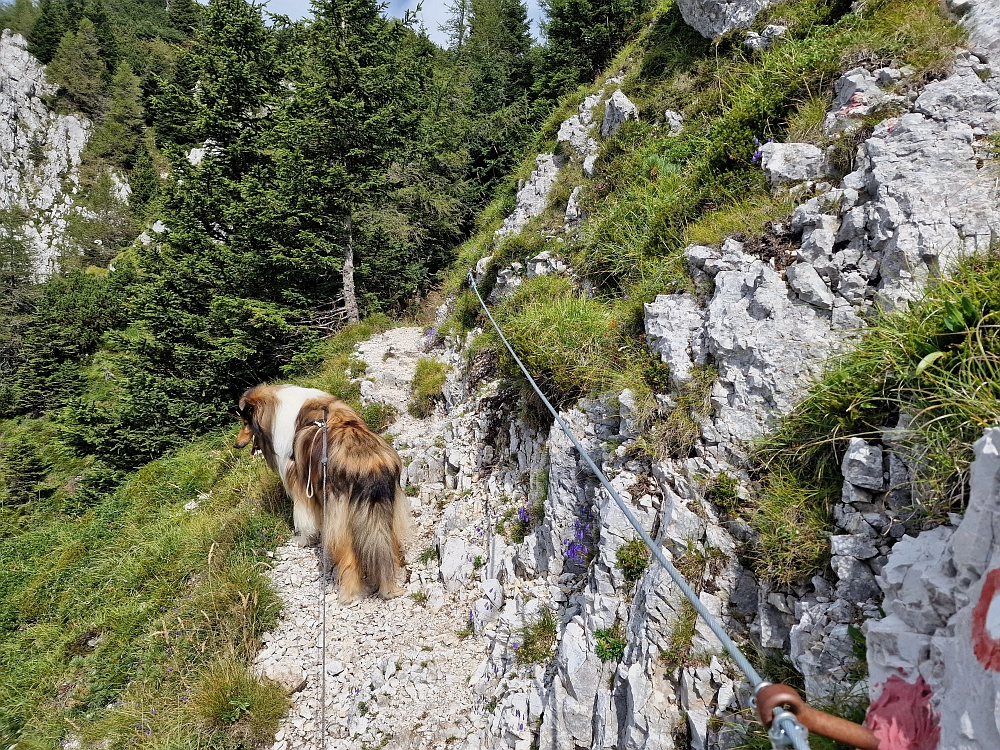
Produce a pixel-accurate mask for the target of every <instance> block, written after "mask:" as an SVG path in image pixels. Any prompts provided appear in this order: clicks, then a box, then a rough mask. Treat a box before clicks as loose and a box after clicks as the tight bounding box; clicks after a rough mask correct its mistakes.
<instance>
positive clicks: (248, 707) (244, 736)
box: [189, 659, 289, 747]
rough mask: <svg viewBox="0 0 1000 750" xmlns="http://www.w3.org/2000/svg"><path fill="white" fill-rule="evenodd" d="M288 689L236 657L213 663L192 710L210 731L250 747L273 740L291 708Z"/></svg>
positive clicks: (200, 686) (202, 680)
mask: <svg viewBox="0 0 1000 750" xmlns="http://www.w3.org/2000/svg"><path fill="white" fill-rule="evenodd" d="M288 705H289V701H288V696H287V695H286V694H285V691H284V690H283V689H282V688H281V687H280V686H279V685H277V684H275V683H272V682H268V681H266V680H263V679H261V678H259V677H257V676H255V675H254V674H252V673H251V672H250V671H249V670H248V669H247V667H246V665H244V664H241V663H239V662H238V661H235V660H232V659H222V660H221V661H219V662H217V663H215V664H213V665H212V666H211V667H210V668H209V669H208V670H207V671H206V672H205V674H204V675H203V676H202V678H201V680H200V682H199V684H198V686H197V687H196V688H195V690H194V692H193V693H192V695H191V700H190V709H189V710H190V711H191V713H192V714H193V715H194V716H196V717H197V718H198V719H199V720H200V721H201V723H202V725H203V726H204V727H205V729H206V730H207V731H208V732H213V733H214V732H224V733H225V734H226V735H227V736H228V737H229V738H231V741H234V742H235V743H236V744H238V745H241V746H246V747H255V746H261V745H264V744H265V743H267V742H270V741H271V740H272V739H273V737H274V733H275V732H276V731H277V730H278V722H279V721H280V720H281V717H282V716H283V715H284V713H285V711H286V710H287V709H288Z"/></svg>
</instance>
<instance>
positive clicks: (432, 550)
mask: <svg viewBox="0 0 1000 750" xmlns="http://www.w3.org/2000/svg"><path fill="white" fill-rule="evenodd" d="M437 559H438V548H437V546H436V545H434V544H432V545H430V546H429V547H426V548H425V549H424V550H423V551H421V553H420V554H419V555H417V560H419V561H420V562H422V563H423V564H424V565H427V563H429V562H430V561H431V560H437Z"/></svg>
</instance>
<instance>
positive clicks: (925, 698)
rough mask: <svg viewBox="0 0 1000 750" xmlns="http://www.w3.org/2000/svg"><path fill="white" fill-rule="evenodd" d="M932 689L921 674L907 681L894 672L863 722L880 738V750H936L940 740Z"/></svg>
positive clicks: (939, 728)
mask: <svg viewBox="0 0 1000 750" xmlns="http://www.w3.org/2000/svg"><path fill="white" fill-rule="evenodd" d="M931 695H932V692H931V688H930V685H928V684H927V683H926V682H924V678H923V677H918V678H917V681H916V682H914V683H909V682H907V681H906V680H904V679H903V678H901V677H897V676H896V675H893V676H892V677H890V678H889V679H888V680H886V681H885V687H884V688H882V694H881V695H880V696H879V697H878V700H876V701H875V702H874V703H872V704H871V706H869V708H868V716H867V717H865V724H866V725H867V726H868V728H869V729H871V730H872V732H874V733H875V736H876V737H878V738H879V740H880V744H879V750H935V748H936V747H937V746H938V742H939V741H940V740H941V727H940V726H938V714H936V713H935V712H934V709H933V708H932V707H931Z"/></svg>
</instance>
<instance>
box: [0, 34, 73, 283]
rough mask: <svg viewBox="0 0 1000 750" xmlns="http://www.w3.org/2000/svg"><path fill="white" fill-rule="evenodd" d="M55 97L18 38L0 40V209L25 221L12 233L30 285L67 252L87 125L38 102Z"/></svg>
mask: <svg viewBox="0 0 1000 750" xmlns="http://www.w3.org/2000/svg"><path fill="white" fill-rule="evenodd" d="M54 93H55V87H54V86H53V85H51V84H49V83H47V82H46V80H45V71H44V69H43V68H42V65H41V64H40V63H39V62H38V61H37V60H36V59H35V58H34V57H32V56H31V55H30V54H28V51H27V42H26V41H25V40H24V38H23V37H22V36H21V35H20V34H14V33H11V31H10V30H9V29H4V31H3V34H2V36H0V121H2V122H4V123H5V127H3V128H2V129H0V210H4V211H9V210H12V209H13V210H19V211H22V212H24V213H25V214H26V215H27V217H28V218H27V219H26V220H25V221H24V223H23V224H21V225H20V226H18V227H12V228H7V227H4V228H3V229H0V231H10V229H13V231H14V234H15V236H19V237H20V238H21V239H23V240H25V241H26V243H27V246H28V248H29V251H30V253H31V256H32V270H33V272H34V275H35V278H36V280H42V279H44V278H46V277H47V276H49V275H50V274H51V273H52V272H53V271H54V270H55V264H56V261H57V259H58V257H59V253H60V252H61V251H62V250H63V249H65V248H67V247H68V245H67V242H66V239H65V237H64V235H65V230H66V220H67V217H68V216H69V214H70V213H71V212H72V211H73V210H75V209H74V206H73V198H72V196H73V194H74V193H75V192H76V190H77V187H78V185H79V167H80V153H81V152H82V151H83V147H84V146H85V145H86V143H87V136H88V134H89V129H90V122H89V121H88V120H86V119H85V118H83V117H80V116H79V115H57V114H55V113H54V112H51V111H50V110H49V108H48V107H47V106H46V105H45V102H44V101H43V100H42V97H43V96H46V95H51V94H54Z"/></svg>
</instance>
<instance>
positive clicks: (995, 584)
mask: <svg viewBox="0 0 1000 750" xmlns="http://www.w3.org/2000/svg"><path fill="white" fill-rule="evenodd" d="M994 599H1000V568H996V569H995V570H991V571H990V572H989V573H987V574H986V582H985V583H983V590H982V591H981V592H980V593H979V601H978V602H976V606H975V607H974V608H973V610H972V652H973V653H974V654H975V655H976V658H977V659H978V660H979V663H980V664H982V665H983V666H984V667H986V669H990V670H992V671H994V672H1000V638H998V637H997V633H996V632H990V631H991V630H995V629H996V627H995V625H994V623H989V625H990V626H992V627H988V626H987V625H988V623H987V619H988V615H989V613H990V605H991V604H994ZM994 606H1000V602H997V604H996V605H994Z"/></svg>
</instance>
